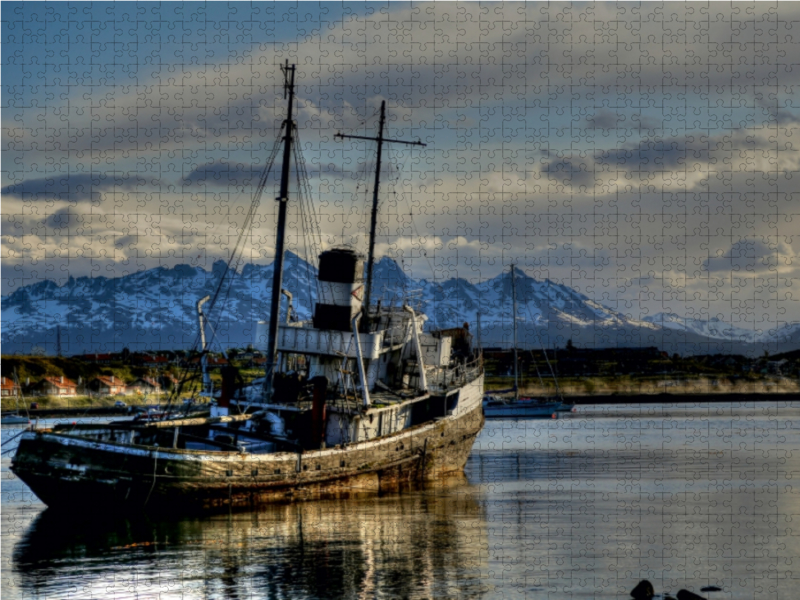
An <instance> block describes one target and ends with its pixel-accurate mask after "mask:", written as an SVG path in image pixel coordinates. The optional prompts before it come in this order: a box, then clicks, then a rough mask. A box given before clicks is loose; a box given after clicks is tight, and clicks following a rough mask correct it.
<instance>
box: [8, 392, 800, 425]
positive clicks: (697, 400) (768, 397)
mask: <svg viewBox="0 0 800 600" xmlns="http://www.w3.org/2000/svg"><path fill="white" fill-rule="evenodd" d="M564 400H566V401H569V402H574V403H575V405H576V406H592V405H597V404H716V403H731V402H740V403H748V402H749V403H761V402H800V393H773V394H758V393H730V394H725V393H718V394H665V393H662V394H636V393H614V394H597V395H592V396H586V395H583V396H581V395H574V396H572V395H565V396H564ZM163 408H164V406H160V407H159V408H158V409H159V410H160V409H163ZM3 412H5V411H3ZM20 412H21V413H23V414H25V412H26V411H24V410H23V411H20ZM27 414H28V415H30V419H31V420H34V419H47V418H58V417H125V416H131V417H132V416H133V415H132V413H131V412H129V410H128V408H124V409H121V408H114V407H105V406H104V407H91V408H39V409H35V410H29V411H27Z"/></svg>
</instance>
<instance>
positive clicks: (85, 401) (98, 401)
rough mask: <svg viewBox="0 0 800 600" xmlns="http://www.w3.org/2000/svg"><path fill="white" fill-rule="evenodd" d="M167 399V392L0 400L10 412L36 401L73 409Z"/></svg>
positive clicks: (46, 404)
mask: <svg viewBox="0 0 800 600" xmlns="http://www.w3.org/2000/svg"><path fill="white" fill-rule="evenodd" d="M166 399H167V395H166V394H162V395H161V396H159V397H158V399H156V397H155V396H148V397H147V399H146V400H145V398H144V397H143V396H105V397H92V396H71V397H66V398H65V397H55V396H35V397H32V398H27V397H26V398H25V399H24V400H23V399H15V398H3V399H2V401H0V409H2V411H3V412H10V411H13V410H17V408H19V410H21V411H23V410H24V409H26V408H29V407H30V404H31V402H36V403H37V404H38V405H39V408H40V409H49V408H73V409H86V408H113V406H114V403H115V402H117V401H118V400H121V401H122V402H125V403H126V404H128V405H143V404H156V403H157V402H159V401H160V402H164V401H165V400H166Z"/></svg>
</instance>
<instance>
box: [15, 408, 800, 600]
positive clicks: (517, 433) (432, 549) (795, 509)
mask: <svg viewBox="0 0 800 600" xmlns="http://www.w3.org/2000/svg"><path fill="white" fill-rule="evenodd" d="M799 425H800V403H797V402H768V403H730V402H728V403H710V404H694V405H692V404H674V405H673V404H660V405H657V404H653V405H646V406H631V405H599V406H585V407H579V408H578V411H577V412H575V413H571V414H566V415H561V416H560V418H558V419H543V420H517V421H503V420H495V421H487V422H486V426H485V428H484V430H483V431H482V432H481V434H480V436H479V437H478V439H477V441H476V443H475V446H474V448H473V452H472V454H471V456H470V459H469V462H468V464H467V468H466V470H465V476H464V477H457V478H453V479H452V480H448V481H446V482H442V483H441V484H440V485H436V486H432V487H429V488H426V489H423V490H415V491H410V492H407V493H403V494H394V495H386V496H383V497H373V498H361V499H356V500H341V501H320V502H306V503H298V504H286V505H276V506H271V507H268V508H264V509H260V510H258V511H252V512H237V513H233V514H218V515H214V516H207V517H202V518H198V517H191V518H190V517H187V518H185V519H180V518H175V517H174V515H172V516H170V517H169V518H159V517H158V515H148V516H141V517H136V518H132V517H130V516H127V517H126V516H122V515H120V514H119V513H118V511H117V510H115V507H114V506H94V505H92V499H91V498H87V499H86V505H87V514H86V515H78V514H64V513H55V512H53V511H49V510H45V507H44V505H42V504H41V502H39V501H38V499H37V498H36V497H35V496H33V495H32V494H31V492H30V491H29V490H28V489H27V487H25V485H24V484H22V483H21V482H19V481H18V480H16V479H15V478H14V476H13V474H12V473H11V472H10V470H9V465H10V462H11V456H12V455H13V452H11V453H8V452H6V451H7V450H9V449H10V448H13V446H14V444H15V442H13V441H12V442H10V443H7V444H6V445H5V446H3V452H4V454H3V456H2V535H1V536H0V538H1V540H2V559H3V560H2V567H1V569H2V572H1V575H2V587H1V588H0V593H1V594H2V597H3V599H4V600H6V599H8V600H10V599H13V598H20V599H23V598H24V599H28V598H42V599H44V598H47V599H52V598H119V599H126V598H132V599H133V598H136V599H140V600H141V599H150V598H152V599H159V600H166V599H173V598H175V599H177V598H181V599H189V598H219V599H223V598H247V599H250V598H340V597H345V598H433V597H436V598H500V597H503V598H536V599H538V598H548V599H550V598H553V599H555V598H565V599H567V598H614V599H616V598H625V597H629V593H630V590H631V589H633V587H634V586H635V585H636V584H637V583H638V581H639V580H641V579H648V580H650V581H651V582H652V583H653V585H654V588H655V591H656V593H657V594H659V595H663V594H666V593H671V594H672V595H673V596H675V595H676V594H677V592H678V591H679V590H680V589H687V590H691V591H694V592H695V593H699V594H700V595H701V596H704V597H706V598H711V599H714V600H717V599H723V598H724V599H728V598H730V599H759V600H762V599H768V598H781V599H787V600H790V599H793V598H797V597H798V591H797V590H798V588H799V586H800V574H798V568H797V567H796V564H795V563H797V562H798V561H799V560H800V427H799ZM19 431H20V428H19V427H13V426H9V427H6V426H4V427H3V428H2V441H3V442H6V441H7V440H9V439H10V438H11V436H13V435H15V434H16V433H18V432H19ZM707 586H716V587H719V588H721V591H716V592H701V589H702V588H704V587H707Z"/></svg>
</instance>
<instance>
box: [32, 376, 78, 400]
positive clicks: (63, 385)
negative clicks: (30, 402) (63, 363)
mask: <svg viewBox="0 0 800 600" xmlns="http://www.w3.org/2000/svg"><path fill="white" fill-rule="evenodd" d="M33 391H34V393H36V394H39V395H40V396H62V397H65V396H77V395H78V384H77V383H75V382H74V381H72V380H70V379H67V378H66V377H64V376H63V375H55V376H53V377H44V378H43V379H42V380H41V381H39V382H38V383H36V384H35V385H34V386H33Z"/></svg>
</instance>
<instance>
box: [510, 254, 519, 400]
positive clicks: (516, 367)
mask: <svg viewBox="0 0 800 600" xmlns="http://www.w3.org/2000/svg"><path fill="white" fill-rule="evenodd" d="M511 313H512V315H511V316H512V319H513V321H514V400H519V373H518V370H519V361H518V359H517V276H516V273H515V272H514V265H513V264H512V265H511Z"/></svg>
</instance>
